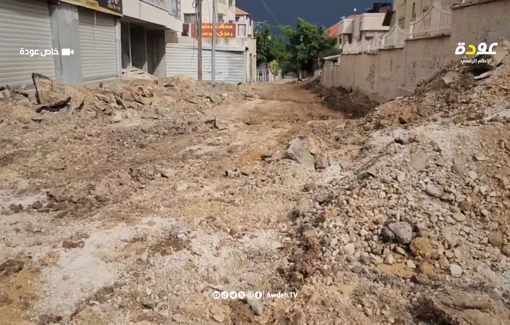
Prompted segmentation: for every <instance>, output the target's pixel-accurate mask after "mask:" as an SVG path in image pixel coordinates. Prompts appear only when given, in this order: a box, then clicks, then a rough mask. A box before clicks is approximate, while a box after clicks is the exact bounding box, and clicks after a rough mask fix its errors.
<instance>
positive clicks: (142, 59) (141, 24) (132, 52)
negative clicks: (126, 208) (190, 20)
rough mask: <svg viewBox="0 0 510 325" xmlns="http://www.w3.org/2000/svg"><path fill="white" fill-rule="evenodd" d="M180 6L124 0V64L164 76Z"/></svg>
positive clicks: (162, 0)
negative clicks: (167, 53) (171, 36)
mask: <svg viewBox="0 0 510 325" xmlns="http://www.w3.org/2000/svg"><path fill="white" fill-rule="evenodd" d="M0 1H1V0H0ZM180 8H181V0H124V3H123V10H122V13H123V14H124V17H122V28H121V32H122V67H123V68H127V67H130V66H133V67H136V68H139V69H141V70H143V71H146V72H148V73H150V74H153V75H155V76H156V77H166V61H167V60H168V59H170V58H169V57H167V56H166V42H167V35H171V34H174V35H175V36H177V33H180V32H182V16H181V9H180Z"/></svg>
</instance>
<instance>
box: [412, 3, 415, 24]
mask: <svg viewBox="0 0 510 325" xmlns="http://www.w3.org/2000/svg"><path fill="white" fill-rule="evenodd" d="M411 17H412V20H413V21H415V20H416V3H415V2H413V15H412V16H411Z"/></svg>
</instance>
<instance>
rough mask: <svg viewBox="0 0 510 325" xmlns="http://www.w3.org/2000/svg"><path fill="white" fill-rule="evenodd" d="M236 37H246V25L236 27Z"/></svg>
mask: <svg viewBox="0 0 510 325" xmlns="http://www.w3.org/2000/svg"><path fill="white" fill-rule="evenodd" d="M237 36H238V37H246V25H245V24H238V25H237Z"/></svg>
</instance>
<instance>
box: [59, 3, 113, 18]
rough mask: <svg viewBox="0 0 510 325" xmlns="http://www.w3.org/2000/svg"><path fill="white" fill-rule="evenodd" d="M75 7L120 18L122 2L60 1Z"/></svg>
mask: <svg viewBox="0 0 510 325" xmlns="http://www.w3.org/2000/svg"><path fill="white" fill-rule="evenodd" d="M60 1H62V2H66V3H69V4H72V5H75V6H80V7H85V8H89V9H92V10H96V11H101V12H104V13H107V14H110V15H117V16H122V0H60Z"/></svg>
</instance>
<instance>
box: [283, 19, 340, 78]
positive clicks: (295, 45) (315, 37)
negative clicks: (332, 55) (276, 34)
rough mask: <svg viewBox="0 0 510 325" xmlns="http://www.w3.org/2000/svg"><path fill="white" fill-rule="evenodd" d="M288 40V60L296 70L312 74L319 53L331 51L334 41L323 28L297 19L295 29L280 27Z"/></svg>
mask: <svg viewBox="0 0 510 325" xmlns="http://www.w3.org/2000/svg"><path fill="white" fill-rule="evenodd" d="M282 31H283V33H285V35H287V37H288V40H289V50H290V60H291V61H293V62H295V63H296V64H297V66H298V68H299V69H298V70H304V71H308V72H313V70H314V67H315V66H316V64H317V62H318V59H319V57H320V54H321V52H324V51H327V50H331V49H332V48H334V46H335V39H334V38H331V37H329V36H328V35H327V34H326V29H325V28H324V27H318V26H317V25H315V24H311V23H308V22H306V21H305V20H303V19H301V18H298V20H297V26H296V28H292V27H291V26H284V27H282Z"/></svg>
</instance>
